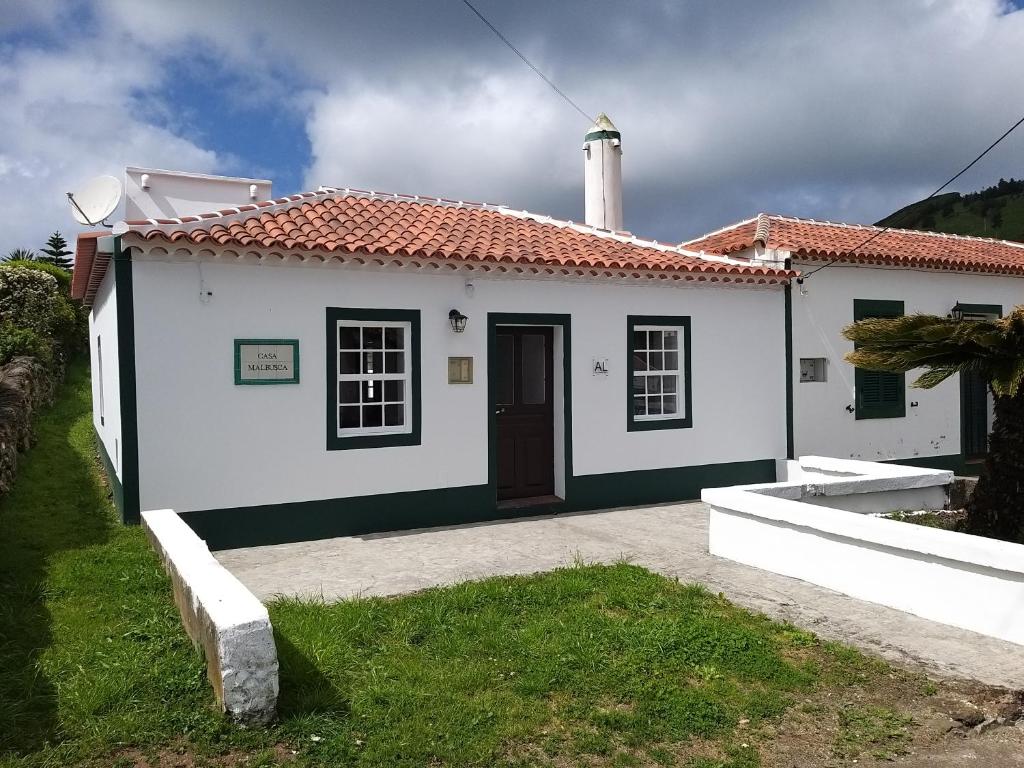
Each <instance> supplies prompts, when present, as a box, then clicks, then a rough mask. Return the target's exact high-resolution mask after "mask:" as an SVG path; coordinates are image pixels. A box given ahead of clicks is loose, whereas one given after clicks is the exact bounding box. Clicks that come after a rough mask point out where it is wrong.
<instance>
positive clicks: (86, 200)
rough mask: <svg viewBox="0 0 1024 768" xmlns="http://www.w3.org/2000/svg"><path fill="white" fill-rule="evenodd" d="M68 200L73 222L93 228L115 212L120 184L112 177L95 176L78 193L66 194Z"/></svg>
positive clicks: (119, 198)
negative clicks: (73, 218)
mask: <svg viewBox="0 0 1024 768" xmlns="http://www.w3.org/2000/svg"><path fill="white" fill-rule="evenodd" d="M68 200H69V201H70V202H71V215H72V216H74V217H75V221H77V222H78V223H79V224H85V225H87V226H90V227H94V226H96V225H97V224H100V223H102V222H103V220H104V219H106V218H107V217H108V216H109V215H110V214H112V213H113V212H114V211H115V210H117V205H118V203H120V202H121V182H120V181H118V180H117V179H115V178H114V177H113V176H97V177H96V178H95V179H93V180H92V181H90V182H89V183H88V184H86V185H85V186H84V187H82V189H81V190H79V191H78V192H68Z"/></svg>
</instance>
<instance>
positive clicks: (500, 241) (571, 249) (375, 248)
mask: <svg viewBox="0 0 1024 768" xmlns="http://www.w3.org/2000/svg"><path fill="white" fill-rule="evenodd" d="M272 206H273V207H272V209H271V210H267V208H268V207H270V206H264V205H263V204H257V205H256V206H244V207H243V208H246V209H252V211H249V210H242V211H234V210H228V211H225V212H221V214H220V215H217V216H216V217H215V219H211V218H208V217H207V215H205V214H202V215H201V216H200V220H199V222H198V223H197V222H196V221H195V218H196V217H187V218H183V219H180V220H173V221H170V222H169V221H167V220H164V219H161V220H146V221H130V222H127V223H126V225H127V226H126V230H125V231H126V233H127V234H133V235H135V236H138V237H141V238H143V239H145V240H150V241H152V240H166V241H169V242H176V241H177V242H180V241H183V240H185V241H191V242H193V243H196V244H200V243H203V242H205V241H207V240H208V239H212V240H214V241H215V242H216V243H218V244H219V245H221V246H225V247H238V246H241V247H244V248H259V249H263V250H268V251H276V250H281V251H288V252H327V253H333V252H342V253H354V252H356V251H366V252H368V253H377V252H383V253H387V254H389V255H396V256H399V257H407V258H409V257H418V258H430V259H442V260H447V259H451V260H458V261H467V262H495V263H505V262H508V263H525V264H538V265H542V264H543V265H554V266H558V267H565V266H571V267H586V268H596V269H606V268H611V269H621V270H631V271H644V272H648V271H657V272H673V273H680V274H695V275H696V274H700V275H707V276H709V278H710V279H715V280H723V281H735V282H765V283H768V282H779V281H785V280H787V279H789V278H790V277H792V276H793V275H792V274H791V273H788V272H785V271H783V270H777V269H771V268H769V267H761V266H750V265H745V264H738V263H732V262H731V260H727V259H705V258H701V257H699V256H698V255H696V254H693V253H688V252H686V251H685V250H684V249H682V248H679V247H677V246H671V245H665V244H661V243H655V242H653V241H652V242H645V241H639V240H636V239H635V238H631V237H628V236H623V235H621V234H616V233H608V232H604V231H599V230H592V229H589V228H586V227H582V226H580V225H574V224H572V223H571V222H557V221H554V220H551V219H548V218H547V217H543V216H534V215H532V214H527V213H521V212H517V211H511V210H509V209H507V208H503V207H498V206H489V205H478V204H467V203H459V202H449V201H437V200H434V199H430V200H427V199H423V198H421V199H419V200H416V201H411V200H410V199H409V197H408V196H404V195H403V196H399V195H377V194H374V195H372V196H371V195H368V194H364V193H356V192H351V191H344V192H341V191H336V190H329V191H327V192H324V193H320V194H316V195H312V194H310V193H305V194H303V195H294V196H292V197H291V198H284V199H282V200H278V201H276V202H275V203H273V204H272Z"/></svg>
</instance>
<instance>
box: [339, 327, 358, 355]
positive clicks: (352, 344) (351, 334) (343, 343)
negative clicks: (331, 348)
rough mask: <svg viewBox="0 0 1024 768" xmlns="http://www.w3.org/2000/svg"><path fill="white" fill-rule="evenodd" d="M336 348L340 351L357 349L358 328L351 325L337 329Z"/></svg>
mask: <svg viewBox="0 0 1024 768" xmlns="http://www.w3.org/2000/svg"><path fill="white" fill-rule="evenodd" d="M338 346H339V347H340V348H341V349H359V328H358V327H353V326H351V325H343V326H341V327H340V328H338Z"/></svg>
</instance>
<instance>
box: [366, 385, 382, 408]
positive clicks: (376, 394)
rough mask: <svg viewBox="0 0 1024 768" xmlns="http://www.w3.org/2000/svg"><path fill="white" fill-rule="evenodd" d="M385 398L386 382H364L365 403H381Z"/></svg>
mask: <svg viewBox="0 0 1024 768" xmlns="http://www.w3.org/2000/svg"><path fill="white" fill-rule="evenodd" d="M383 398H384V382H383V381H379V380H371V381H364V382H363V402H364V403H379V402H381V400H382V399H383Z"/></svg>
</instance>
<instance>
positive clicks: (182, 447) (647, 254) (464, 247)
mask: <svg viewBox="0 0 1024 768" xmlns="http://www.w3.org/2000/svg"><path fill="white" fill-rule="evenodd" d="M587 142H588V146H589V145H591V144H592V143H593V142H599V146H600V152H597V151H596V148H595V151H594V152H593V153H591V151H589V150H588V153H587V161H586V162H587V163H588V164H589V163H590V157H591V154H593V155H594V156H595V157H596V158H597V159H598V160H599V161H600V163H601V164H602V167H606V165H607V163H609V162H612V161H615V160H616V158H617V156H618V151H619V136H618V133H617V131H614V127H613V126H610V123H608V124H607V125H605V126H603V127H601V129H600V130H595V131H592V132H591V134H588V138H587ZM140 174H144V175H145V176H146V180H145V183H140V178H141V176H140ZM609 175H610V174H609ZM600 176H601V174H600V173H590V166H589V165H588V179H589V178H591V177H594V178H599V177H600ZM250 181H251V180H247V179H235V180H231V179H227V180H225V179H220V180H217V181H216V183H217V184H219V185H220V186H219V187H218V189H221V190H222V189H227V188H230V187H231V185H232V184H233V185H234V188H235V192H234V194H235V197H236V199H237V202H236V203H235V205H233V206H231V207H230V208H227V209H225V210H220V211H219V212H216V213H200V212H201V211H203V210H205V209H204V208H202V207H199V206H200V205H206V204H207V203H206V202H204V201H206V200H208V198H209V197H210V196H211V195H212V194H213V193H211V192H209V190H208V189H207V188H208V185H209V184H210V183H211V180H210V179H209V178H207V177H196V176H189V175H187V174H169V173H163V172H157V171H149V172H146V171H144V170H143V169H131V170H130V171H129V184H128V189H129V210H130V211H134V210H139V211H143V212H144V213H145V215H146V216H147V218H141V219H136V220H129V221H127V222H124V223H121V224H119V225H117V226H116V227H115V229H114V231H113V234H110V235H101V236H95V235H87V236H83V237H82V238H81V239H80V240H79V248H78V258H77V261H76V263H75V272H74V286H73V291H74V295H75V296H77V297H80V298H82V299H83V300H84V301H85V303H86V304H87V305H88V306H89V307H90V308H91V323H90V337H91V345H92V364H93V392H94V402H95V417H94V420H95V426H96V431H97V434H98V436H99V441H100V444H101V446H102V448H103V452H104V461H105V463H106V464H107V468H108V472H109V474H110V476H111V479H112V483H113V485H114V486H115V492H116V495H117V498H118V501H119V506H120V508H121V510H122V515H123V517H124V519H125V520H126V521H136V520H137V519H138V515H139V511H140V509H153V508H164V507H169V508H173V509H175V510H177V511H178V512H180V513H183V516H184V517H185V519H186V520H187V521H188V522H189V524H190V525H192V526H193V527H194V528H195V529H196V530H197V531H198V532H199V533H200V535H202V536H203V537H204V538H206V539H207V540H208V541H209V542H210V544H211V546H213V547H215V548H224V547H235V546H244V545H253V544H264V543H273V542H282V541H295V540H302V539H309V538H317V537H328V536H339V535H350V534H359V533H366V532H371V531H381V530H393V529H402V528H413V527H419V526H428V525H437V524H453V523H464V522H470V521H477V520H486V519H493V518H499V517H512V516H516V515H524V514H536V513H539V512H546V511H559V510H582V509H596V508H603V507H612V506H620V505H630V504H645V503H654V502H663V501H674V500H681V499H692V498H696V497H698V496H699V491H700V489H702V488H704V487H707V486H714V485H731V484H736V483H743V482H760V481H772V480H774V479H775V460H776V459H778V458H781V457H783V456H784V455H785V453H786V410H785V408H784V407H783V404H784V402H785V398H786V389H785V358H784V355H783V354H782V350H783V349H784V347H785V344H786V333H785V328H786V317H785V306H786V305H785V301H784V296H783V291H784V287H785V286H786V285H787V284H788V282H789V280H790V279H791V278H792V277H793V273H791V272H789V271H787V270H785V269H779V268H776V267H773V266H763V265H751V264H749V263H746V262H745V261H744V260H736V259H731V258H726V257H710V258H700V257H698V256H696V255H694V254H692V253H689V252H688V251H686V250H685V249H682V248H679V247H675V246H666V245H664V244H659V243H654V242H647V241H642V240H638V239H636V238H634V237H632V236H629V235H625V234H621V233H614V232H611V231H608V230H600V229H596V228H594V227H589V226H586V225H579V224H573V223H570V222H564V221H555V220H552V219H549V218H547V217H544V216H536V215H533V214H529V213H526V212H521V211H514V210H510V209H508V208H505V207H500V206H491V205H477V204H470V203H462V202H454V201H445V200H437V199H429V198H415V197H410V196H402V195H385V194H379V193H372V192H358V191H351V190H337V189H321V191H319V192H316V193H308V194H302V195H294V196H291V197H288V198H283V199H280V200H275V201H271V202H260V203H256V204H250V203H247V202H246V201H248V200H249V198H250V196H251V188H252V184H250ZM253 183H255V182H253ZM261 183H262V182H261ZM174 185H177V186H176V192H175V194H174V195H173V197H174V199H175V202H174V205H173V209H174V211H175V212H176V214H177V215H174V216H168V215H166V208H164V207H161V206H165V205H166V204H167V203H166V201H167V199H168V198H169V197H172V196H171V195H168V194H165V190H163V189H162V188H163V187H165V186H174ZM190 185H191V187H192V188H193V189H192V192H191V193H190V192H189V188H190ZM608 192H609V194H608V196H607V197H608V199H609V200H610V201H611V202H613V203H615V202H617V204H618V205H619V206H621V200H618V201H615V200H614V199H613V198H614V194H615V193H616V192H617V190H614V189H611V190H608ZM217 194H220V192H217ZM190 199H192V200H193V201H199V202H194V203H193V204H191V205H190V204H189V200H190ZM239 203H241V204H239ZM619 210H620V208H619ZM150 211H159V212H162V215H161V213H156V214H155V215H154V213H150ZM606 213H607V214H608V216H606V217H605V220H606V221H612V220H614V217H615V215H616V209H614V208H610V209H609V211H607V212H606ZM193 214H197V215H193ZM149 216H152V218H148V217H149ZM129 218H130V216H129ZM252 385H259V386H252Z"/></svg>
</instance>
